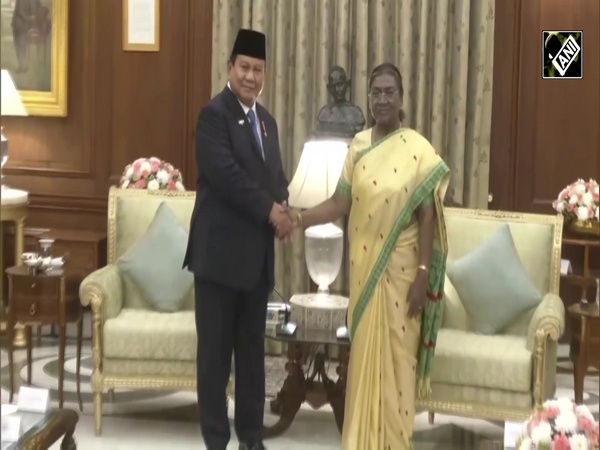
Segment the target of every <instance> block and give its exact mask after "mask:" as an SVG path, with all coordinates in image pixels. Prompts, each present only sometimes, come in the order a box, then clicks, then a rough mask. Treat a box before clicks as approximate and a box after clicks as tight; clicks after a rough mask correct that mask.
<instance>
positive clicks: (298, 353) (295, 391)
mask: <svg viewBox="0 0 600 450" xmlns="http://www.w3.org/2000/svg"><path fill="white" fill-rule="evenodd" d="M267 338H269V339H275V340H278V341H281V342H285V343H287V345H288V361H287V363H286V365H285V369H286V372H287V373H288V375H287V377H286V379H285V381H284V382H283V386H282V388H281V390H280V391H279V393H278V394H277V397H276V398H275V399H274V400H272V401H271V405H270V406H271V412H272V413H273V414H277V415H279V420H278V421H277V422H276V423H275V424H274V425H272V426H263V435H264V437H265V439H267V438H271V437H275V436H279V435H281V434H282V433H283V432H284V431H286V430H287V429H288V428H289V427H290V425H291V424H292V422H293V421H294V418H295V417H296V414H297V413H298V411H299V410H300V406H302V403H304V402H307V403H308V404H309V405H311V406H312V407H313V408H314V409H319V408H320V407H321V406H323V405H325V404H327V403H329V404H330V405H331V408H332V409H333V415H334V417H335V422H336V425H337V427H338V430H339V431H340V433H341V432H342V427H343V425H344V403H345V400H346V376H347V373H348V359H349V356H350V342H349V341H341V340H338V339H337V337H336V334H335V331H329V330H311V329H305V328H304V327H302V326H298V328H297V329H296V333H295V334H294V335H293V336H267ZM320 345H337V346H339V348H340V351H339V365H338V367H337V369H336V372H337V375H338V379H337V381H333V380H332V379H331V378H329V377H328V375H327V369H326V362H325V355H323V354H322V353H317V354H316V355H315V356H314V360H313V369H312V373H311V374H310V375H309V374H305V373H304V369H303V364H304V362H305V360H306V353H307V349H310V348H311V347H315V346H320Z"/></svg>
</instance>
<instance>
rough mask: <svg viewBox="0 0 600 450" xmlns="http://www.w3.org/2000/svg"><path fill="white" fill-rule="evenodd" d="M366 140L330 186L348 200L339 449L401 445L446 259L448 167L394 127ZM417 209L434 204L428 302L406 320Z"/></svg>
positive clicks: (426, 388)
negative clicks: (346, 346) (345, 366)
mask: <svg viewBox="0 0 600 450" xmlns="http://www.w3.org/2000/svg"><path fill="white" fill-rule="evenodd" d="M371 133H372V130H366V131H364V132H362V133H359V134H358V135H357V136H356V137H355V139H354V141H353V143H352V144H351V147H350V150H349V153H348V156H347V159H346V163H345V166H344V170H343V173H342V177H341V178H340V182H339V183H338V191H339V192H340V193H342V194H344V195H347V196H351V197H352V207H351V211H350V218H349V223H348V237H349V242H350V302H349V307H348V327H349V330H350V336H351V343H352V349H351V357H350V367H349V374H348V387H347V402H346V417H347V418H348V419H349V423H348V424H347V426H348V428H351V427H353V428H352V430H350V429H347V427H346V422H345V425H344V438H343V448H344V449H350V448H355V449H359V450H362V448H363V446H366V447H364V448H365V449H367V448H371V447H372V446H373V445H375V446H382V447H381V448H388V447H387V446H391V448H408V445H409V444H408V439H409V437H410V435H411V434H412V423H409V422H411V421H412V419H413V418H414V399H415V397H416V393H417V391H418V395H419V396H421V397H426V396H428V395H429V393H430V381H429V378H430V375H431V370H432V361H433V357H434V353H435V341H436V338H437V333H438V330H439V327H440V324H441V320H442V299H443V291H444V278H445V266H446V255H447V241H446V232H445V226H444V216H443V204H442V202H443V198H444V194H445V191H446V189H447V186H448V181H449V169H448V167H447V166H446V164H445V163H444V162H443V160H442V159H441V158H440V157H439V156H438V155H437V154H436V152H435V150H434V149H433V147H432V146H431V144H430V143H429V142H428V141H427V140H426V139H425V138H424V137H422V136H421V135H420V134H419V133H417V132H416V131H414V130H410V129H400V130H398V131H397V132H395V133H393V134H391V135H389V136H387V137H386V138H384V139H383V140H381V141H379V142H376V143H374V144H371V135H372V134H371ZM422 204H433V205H434V207H435V211H436V226H435V231H434V245H433V251H432V256H431V263H430V268H429V272H428V283H427V297H428V301H427V302H426V305H425V307H424V309H423V311H422V313H421V316H420V317H419V318H418V319H412V320H411V319H408V317H406V313H407V295H408V289H409V288H410V284H411V283H412V281H413V280H414V277H415V276H416V272H417V267H418V259H419V255H418V253H419V249H418V244H419V224H418V220H417V217H416V216H417V214H416V212H417V209H418V208H419V206H420V205H422ZM411 372H412V373H411ZM411 380H412V383H411ZM394 389H395V390H394ZM393 397H398V398H393ZM410 402H412V406H408V403H410ZM411 408H412V409H411ZM396 416H398V417H396ZM409 419H410V420H409ZM402 421H403V422H404V423H403V424H401V425H400V426H399V427H398V426H397V427H396V429H394V430H392V428H393V427H394V425H393V424H394V423H398V422H402ZM357 429H361V430H362V431H357ZM351 441H352V442H351ZM353 445H354V447H352V446H353ZM356 445H358V447H356ZM373 448H376V447H373ZM377 448H379V447H377Z"/></svg>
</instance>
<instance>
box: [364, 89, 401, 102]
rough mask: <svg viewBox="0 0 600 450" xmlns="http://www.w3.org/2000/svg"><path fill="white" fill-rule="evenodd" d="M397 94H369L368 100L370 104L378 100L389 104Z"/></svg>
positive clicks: (396, 92)
mask: <svg viewBox="0 0 600 450" xmlns="http://www.w3.org/2000/svg"><path fill="white" fill-rule="evenodd" d="M397 94H398V91H384V92H369V100H371V101H372V102H375V101H378V100H382V101H383V100H385V101H388V102H391V101H392V100H394V98H395V97H396V95H397Z"/></svg>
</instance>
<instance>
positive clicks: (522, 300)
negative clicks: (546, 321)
mask: <svg viewBox="0 0 600 450" xmlns="http://www.w3.org/2000/svg"><path fill="white" fill-rule="evenodd" d="M467 232H468V231H467ZM447 275H448V278H450V281H452V284H453V285H454V287H455V288H456V291H457V292H458V294H459V296H460V299H461V301H462V304H463V306H464V307H465V309H466V311H467V313H468V314H469V316H470V317H471V319H472V324H473V328H474V329H475V331H476V332H478V333H481V334H486V335H493V334H496V333H498V332H499V331H501V330H503V329H504V328H505V327H506V326H508V325H509V324H511V323H512V322H513V321H514V320H515V319H516V318H517V317H518V316H519V315H521V314H523V313H524V312H525V311H528V310H530V309H531V308H533V307H535V306H537V305H538V304H539V303H540V302H541V301H542V294H540V292H539V291H538V290H537V289H536V288H535V286H534V285H533V284H532V283H531V281H530V280H529V278H528V276H527V273H526V272H525V269H524V268H523V264H522V263H521V259H520V258H519V254H518V253H517V249H516V247H515V243H514V241H513V238H512V234H511V232H510V227H509V226H508V224H505V225H503V226H502V227H500V228H499V229H498V230H496V231H495V232H494V233H493V234H492V235H491V236H490V237H489V238H488V239H487V240H485V241H484V242H483V243H482V244H481V245H479V247H477V248H475V249H474V250H473V251H471V252H470V253H468V254H466V255H465V256H463V257H462V258H460V259H459V260H457V261H454V262H452V263H450V264H448V268H447Z"/></svg>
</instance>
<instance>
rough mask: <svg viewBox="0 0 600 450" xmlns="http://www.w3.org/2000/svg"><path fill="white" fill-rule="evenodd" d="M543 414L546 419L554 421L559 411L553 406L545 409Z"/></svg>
mask: <svg viewBox="0 0 600 450" xmlns="http://www.w3.org/2000/svg"><path fill="white" fill-rule="evenodd" d="M544 413H545V415H546V418H547V419H550V420H554V419H556V418H557V417H558V413H559V410H558V408H556V407H555V406H549V407H548V408H546V411H544Z"/></svg>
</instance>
